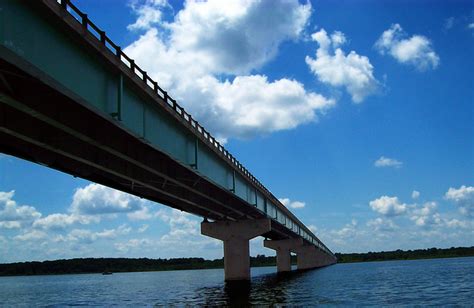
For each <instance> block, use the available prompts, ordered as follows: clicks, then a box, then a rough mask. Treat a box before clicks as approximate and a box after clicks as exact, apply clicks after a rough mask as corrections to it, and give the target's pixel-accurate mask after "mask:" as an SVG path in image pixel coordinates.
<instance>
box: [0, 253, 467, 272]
mask: <svg viewBox="0 0 474 308" xmlns="http://www.w3.org/2000/svg"><path fill="white" fill-rule="evenodd" d="M336 256H337V258H338V262H339V263H348V262H367V261H388V260H413V259H431V258H452V257H469V256H474V247H458V248H454V247H452V248H448V249H437V248H429V249H417V250H408V251H403V250H396V251H382V252H368V253H348V254H341V253H336ZM295 261H296V257H295V256H293V257H292V262H293V263H295ZM275 262H276V260H275V257H266V256H264V255H258V256H257V257H251V258H250V263H251V266H253V267H257V266H272V265H275ZM222 267H224V261H223V259H215V260H205V259H203V258H174V259H148V258H139V259H130V258H84V259H70V260H55V261H44V262H20V263H10V264H0V276H17V275H53V274H83V273H102V272H115V273H116V272H141V271H167V270H188V269H207V268H222Z"/></svg>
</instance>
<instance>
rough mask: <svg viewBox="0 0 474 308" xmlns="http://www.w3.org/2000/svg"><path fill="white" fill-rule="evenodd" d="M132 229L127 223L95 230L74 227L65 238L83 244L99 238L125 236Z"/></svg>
mask: <svg viewBox="0 0 474 308" xmlns="http://www.w3.org/2000/svg"><path fill="white" fill-rule="evenodd" d="M131 231H132V228H130V227H129V226H127V225H121V226H119V227H118V228H115V229H104V230H103V231H99V232H93V231H91V230H87V229H74V230H72V231H71V232H69V234H68V235H67V236H66V238H65V240H66V241H70V242H80V243H83V244H92V243H93V242H95V241H96V240H99V239H107V240H113V239H116V238H118V237H119V236H124V235H127V234H129V233H130V232H131Z"/></svg>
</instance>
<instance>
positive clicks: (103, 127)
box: [0, 0, 336, 280]
mask: <svg viewBox="0 0 474 308" xmlns="http://www.w3.org/2000/svg"><path fill="white" fill-rule="evenodd" d="M67 3H68V2H66V1H64V2H61V4H62V6H60V5H59V4H58V3H57V1H55V0H38V1H36V2H32V1H30V2H27V1H25V2H15V1H11V2H10V1H9V0H7V1H5V0H0V11H2V12H6V13H4V14H0V18H1V17H5V16H8V18H6V19H5V20H0V152H3V153H7V154H10V155H13V156H16V157H20V158H23V159H25V160H29V161H32V162H35V163H39V164H42V165H45V166H48V167H50V168H53V169H56V170H59V171H62V172H65V173H68V174H71V175H73V176H77V177H81V178H84V179H88V180H91V181H93V182H96V183H100V184H103V185H105V186H108V187H112V188H115V189H118V190H121V191H125V192H128V193H131V194H134V195H136V196H139V197H141V198H145V199H148V200H152V201H156V202H159V203H162V204H165V205H167V206H170V207H173V208H175V209H178V210H182V211H186V212H189V213H193V214H195V215H198V216H201V217H204V218H206V220H204V222H203V223H202V224H201V232H202V233H203V234H205V235H207V236H211V237H214V238H216V239H219V240H222V241H223V242H224V259H225V275H226V280H235V279H249V278H250V270H249V240H250V239H251V238H253V237H256V236H264V237H266V238H267V240H266V241H265V246H266V247H269V248H271V249H275V250H276V252H277V263H278V271H282V272H283V271H288V270H289V269H291V266H290V263H289V262H290V253H291V252H294V253H297V255H298V268H299V269H307V268H314V267H321V266H325V265H329V264H333V263H334V262H335V260H336V259H335V257H334V256H333V255H332V254H331V252H330V251H329V250H328V249H327V248H326V247H325V246H324V244H322V242H320V241H319V239H317V237H316V236H315V235H314V234H312V232H311V231H310V230H309V229H308V228H307V227H306V226H304V224H302V223H301V222H300V221H299V220H298V219H297V218H296V217H295V216H294V215H293V214H292V213H291V212H289V211H288V209H286V208H285V207H284V206H283V205H281V203H280V202H279V201H278V200H277V199H276V198H275V197H274V196H273V195H272V194H271V193H270V192H269V191H268V190H267V189H266V188H264V187H263V185H262V184H261V183H260V182H258V181H257V180H256V179H255V177H253V176H252V175H251V174H250V173H249V172H248V171H247V170H246V169H245V168H244V167H243V166H242V164H240V162H238V161H237V160H236V159H235V158H234V157H233V156H232V155H230V153H228V152H227V150H225V149H223V147H222V146H221V145H219V144H218V143H217V144H216V141H215V139H214V138H213V137H212V138H211V137H210V135H209V133H208V132H206V131H205V129H204V128H203V127H202V126H199V125H198V123H197V122H196V121H195V120H193V121H194V122H193V121H191V117H190V115H189V114H187V113H185V111H184V109H183V108H181V107H179V106H178V105H176V106H175V103H176V102H175V101H174V100H172V99H171V102H172V104H171V105H170V98H169V97H168V96H167V94H166V95H165V94H164V96H163V97H161V96H159V95H158V94H157V92H156V91H157V89H158V85H157V83H156V82H155V83H154V88H153V89H151V88H150V83H149V82H150V80H148V79H147V78H145V77H146V76H147V75H146V73H145V72H144V71H143V70H142V76H141V77H137V75H136V71H135V70H136V69H137V70H138V67H136V66H134V64H133V63H134V62H133V60H130V59H129V61H132V62H130V65H131V66H130V67H127V66H126V65H124V63H123V62H122V60H121V59H122V58H123V57H125V55H124V54H123V53H120V52H121V49H120V47H116V48H118V49H117V50H116V53H114V54H111V53H110V50H109V49H107V48H108V47H106V45H105V44H102V43H103V42H105V41H106V39H105V38H106V37H105V33H104V32H103V31H100V30H97V29H98V28H97V27H96V26H94V27H95V29H96V31H99V32H98V33H99V34H100V35H99V36H100V41H98V40H97V37H94V36H93V35H92V36H91V35H90V33H89V32H88V30H87V29H88V27H89V26H91V25H89V24H88V23H87V20H88V19H87V15H85V14H83V13H79V16H82V22H81V23H78V22H77V20H75V19H74V18H72V19H71V18H69V17H70V16H69V15H68V14H69V13H68V11H67V8H68V7H67ZM20 17H23V18H20ZM38 17H39V18H38ZM25 21H28V22H25ZM33 21H34V22H33ZM40 29H41V30H42V31H36V30H40ZM58 29H59V31H57V30H58ZM24 34H25V35H24ZM31 42H33V44H31ZM45 42H49V43H45ZM114 46H116V45H114ZM45 54H47V56H48V57H47V59H42V58H43V56H44V55H45ZM37 55H40V57H36V56H37ZM132 64H133V65H132ZM94 80H95V82H94ZM162 92H163V91H162ZM113 93H115V94H113ZM163 93H166V92H163ZM108 104H116V105H114V107H113V108H109V107H110V106H108ZM170 106H171V107H172V108H173V109H172V111H170V110H171V109H170ZM122 107H123V108H122ZM177 108H178V109H177ZM122 109H123V110H128V112H122ZM178 110H181V111H178ZM177 112H178V113H177ZM179 112H181V113H179ZM185 114H187V116H188V119H187V120H186V117H185ZM122 115H123V116H122ZM192 123H194V125H195V126H193V124H192ZM193 127H194V128H193ZM199 129H201V130H199ZM211 140H212V141H211ZM189 143H190V144H191V145H192V147H191V148H192V150H193V152H194V153H193V154H194V157H193V158H192V159H191V160H190V159H189V158H188V156H187V155H188V154H189V153H188V150H189V149H188V144H189ZM198 157H201V159H199V160H198ZM198 162H200V163H198ZM229 180H231V181H232V182H230V183H229ZM207 219H210V220H212V221H211V222H209V221H207Z"/></svg>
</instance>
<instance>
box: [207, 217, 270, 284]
mask: <svg viewBox="0 0 474 308" xmlns="http://www.w3.org/2000/svg"><path fill="white" fill-rule="evenodd" d="M271 228H272V227H271V220H270V219H268V218H264V219H255V220H241V221H216V222H207V221H204V222H202V223H201V234H203V235H207V236H210V237H213V238H215V239H219V240H221V241H223V242H224V273H225V280H226V281H236V280H250V252H249V240H250V239H252V238H254V237H257V236H259V235H262V234H265V233H267V232H270V231H271Z"/></svg>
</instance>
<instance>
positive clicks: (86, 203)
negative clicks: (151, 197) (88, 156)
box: [70, 183, 145, 215]
mask: <svg viewBox="0 0 474 308" xmlns="http://www.w3.org/2000/svg"><path fill="white" fill-rule="evenodd" d="M144 202H145V201H144V200H142V199H140V198H138V197H136V196H132V195H130V194H127V193H124V192H121V191H118V190H115V189H113V188H109V187H106V186H103V185H100V184H95V183H92V184H89V185H87V186H86V187H83V188H78V189H77V190H76V192H75V193H74V196H73V201H72V204H71V208H70V210H71V212H72V213H75V214H81V215H98V214H114V213H130V212H135V211H139V210H141V209H142V207H143V204H144Z"/></svg>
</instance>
